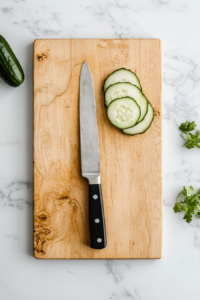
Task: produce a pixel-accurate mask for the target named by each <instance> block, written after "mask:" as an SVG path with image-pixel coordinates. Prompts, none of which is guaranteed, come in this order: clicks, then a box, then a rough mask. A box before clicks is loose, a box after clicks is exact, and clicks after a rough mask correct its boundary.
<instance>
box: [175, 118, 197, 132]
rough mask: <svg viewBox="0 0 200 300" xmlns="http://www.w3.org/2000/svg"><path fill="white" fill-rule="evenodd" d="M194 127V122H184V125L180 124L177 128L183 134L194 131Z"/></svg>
mask: <svg viewBox="0 0 200 300" xmlns="http://www.w3.org/2000/svg"><path fill="white" fill-rule="evenodd" d="M195 127H196V124H195V121H193V122H188V121H186V122H185V123H182V124H181V125H180V126H179V129H180V130H181V131H182V132H183V133H188V132H189V131H192V130H194V129H195Z"/></svg>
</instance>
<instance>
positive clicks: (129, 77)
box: [103, 68, 142, 92]
mask: <svg viewBox="0 0 200 300" xmlns="http://www.w3.org/2000/svg"><path fill="white" fill-rule="evenodd" d="M117 82H130V83H132V84H134V85H136V86H137V87H138V88H139V89H140V90H142V87H141V84H140V81H139V79H138V77H137V75H136V74H135V73H133V72H132V71H131V70H128V69H124V68H122V69H119V70H116V71H114V72H113V73H112V74H110V75H109V76H108V77H107V78H106V80H105V81H104V86H103V91H104V92H105V91H106V89H107V88H108V87H109V86H110V85H112V84H115V83H117Z"/></svg>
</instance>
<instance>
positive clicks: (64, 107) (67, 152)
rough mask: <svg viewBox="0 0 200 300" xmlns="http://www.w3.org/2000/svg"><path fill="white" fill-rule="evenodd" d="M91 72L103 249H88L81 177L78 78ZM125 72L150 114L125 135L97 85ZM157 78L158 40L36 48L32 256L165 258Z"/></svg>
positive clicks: (44, 43)
mask: <svg viewBox="0 0 200 300" xmlns="http://www.w3.org/2000/svg"><path fill="white" fill-rule="evenodd" d="M84 60H86V62H87V63H88V65H89V67H90V70H91V72H92V76H93V81H94V87H95V96H96V109H97V122H98V130H99V144H100V159H101V182H102V193H103V201H104V212H105V221H106V231H107V247H106V248H105V249H103V250H94V249H91V248H90V233H89V215H88V213H89V212H88V183H87V180H86V179H84V178H82V176H81V171H80V143H79V118H78V111H79V76H80V70H81V65H82V63H83V61H84ZM122 67H123V68H128V69H131V70H132V71H134V72H135V73H136V74H137V75H138V77H139V79H140V82H141V85H142V88H143V92H144V94H145V95H146V97H147V98H148V99H149V101H150V102H151V103H152V105H153V107H154V109H155V118H154V121H153V124H152V126H151V127H150V129H149V130H147V131H146V132H145V133H144V134H141V135H138V136H134V137H132V136H127V135H124V134H122V133H121V132H120V130H118V129H117V128H115V127H114V126H112V125H111V124H110V123H109V121H108V119H107V116H106V109H105V107H104V95H103V92H102V86H103V82H104V79H105V78H106V77H107V76H108V75H109V74H110V73H111V72H113V71H114V70H116V69H119V68H122ZM161 91H162V78H161V42H160V40H157V39H143V40H142V39H141V40H140V39H123V40H122V39H115V40H103V39H79V40H75V39H71V40H70V39H68V40H36V41H35V42H34V255H35V257H36V258H44V259H49V258H67V259H81V258H92V259H97V258H160V257H161V256H162V120H161V115H162V111H161V110H162V101H161Z"/></svg>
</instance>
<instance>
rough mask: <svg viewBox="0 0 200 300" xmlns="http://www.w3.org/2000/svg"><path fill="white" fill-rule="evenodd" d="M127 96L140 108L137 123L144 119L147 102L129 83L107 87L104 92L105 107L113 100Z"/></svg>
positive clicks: (136, 88)
mask: <svg viewBox="0 0 200 300" xmlns="http://www.w3.org/2000/svg"><path fill="white" fill-rule="evenodd" d="M127 96H128V97H130V98H133V99H134V100H135V101H136V102H137V104H138V105H139V106H140V109H141V116H140V119H139V120H138V123H139V122H141V121H142V120H143V119H144V117H145V115H146V113H147V110H148V100H147V98H146V97H145V95H144V94H143V93H142V92H141V90H140V89H139V88H138V87H137V86H135V85H133V84H131V83H129V82H119V83H115V84H113V85H111V86H109V88H107V90H106V92H105V106H106V107H107V106H108V105H109V104H110V102H111V101H113V100H114V99H117V98H121V97H127Z"/></svg>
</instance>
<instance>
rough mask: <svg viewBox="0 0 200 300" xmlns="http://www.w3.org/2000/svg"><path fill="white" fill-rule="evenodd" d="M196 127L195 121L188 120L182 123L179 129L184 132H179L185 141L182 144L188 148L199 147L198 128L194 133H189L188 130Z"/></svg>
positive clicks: (199, 136) (199, 134)
mask: <svg viewBox="0 0 200 300" xmlns="http://www.w3.org/2000/svg"><path fill="white" fill-rule="evenodd" d="M195 127H196V124H195V122H194V121H193V122H188V121H186V122H185V123H182V124H181V125H180V127H179V129H180V130H181V131H182V132H183V133H184V135H183V134H181V137H182V138H183V139H184V140H185V141H186V143H185V144H184V145H183V146H184V147H186V148H188V149H192V148H194V147H197V148H200V130H197V132H196V133H195V134H192V133H189V132H190V131H192V130H194V129H195Z"/></svg>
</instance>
